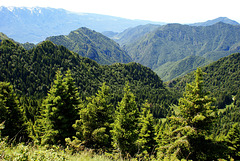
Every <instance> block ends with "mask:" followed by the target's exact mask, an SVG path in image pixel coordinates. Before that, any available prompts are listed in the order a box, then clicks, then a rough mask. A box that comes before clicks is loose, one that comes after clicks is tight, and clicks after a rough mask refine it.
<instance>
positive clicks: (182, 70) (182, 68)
mask: <svg viewBox="0 0 240 161" xmlns="http://www.w3.org/2000/svg"><path fill="white" fill-rule="evenodd" d="M210 62H211V61H209V60H207V59H206V58H204V57H200V56H194V55H190V56H188V57H186V58H184V59H182V60H178V61H176V62H167V63H165V64H163V65H161V66H159V67H158V68H156V69H155V70H154V71H155V72H156V73H158V75H159V77H160V78H161V79H162V80H163V81H169V80H172V79H174V78H176V77H180V76H184V75H186V74H188V73H190V72H191V71H193V70H195V69H197V67H200V66H204V65H207V64H209V63H210Z"/></svg>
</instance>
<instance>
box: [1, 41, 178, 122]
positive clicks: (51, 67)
mask: <svg viewBox="0 0 240 161" xmlns="http://www.w3.org/2000/svg"><path fill="white" fill-rule="evenodd" d="M0 58H1V59H0V68H1V72H0V81H9V82H11V84H13V86H14V88H15V89H16V92H17V93H18V94H20V95H26V96H34V97H35V98H43V97H44V96H46V95H47V91H48V90H49V88H50V84H51V82H53V79H54V76H55V73H56V71H57V70H58V69H60V70H61V71H62V72H63V73H65V72H66V71H67V70H68V69H70V70H71V72H72V76H73V77H74V79H75V82H76V86H77V87H78V88H79V90H80V92H79V93H80V97H81V99H83V100H85V98H86V97H90V96H92V95H94V94H95V93H96V92H97V90H98V88H99V86H100V85H102V83H103V82H106V85H108V86H109V87H110V90H111V93H113V96H112V98H111V101H112V103H113V105H114V106H116V105H117V102H118V101H120V100H121V98H122V88H123V87H124V84H125V82H126V81H129V85H130V86H131V88H132V91H133V93H134V95H135V96H136V101H137V104H138V106H139V107H140V106H141V104H142V103H143V102H144V100H146V99H148V101H149V103H151V104H153V106H152V112H153V115H154V117H165V116H166V115H167V114H168V112H169V110H170V109H169V108H168V106H169V104H171V103H174V102H176V99H175V98H174V97H173V95H172V94H171V93H170V92H169V91H168V90H166V88H165V87H164V86H163V83H162V81H161V79H160V78H159V77H158V76H157V75H156V74H155V73H154V72H153V71H152V70H151V69H149V68H147V67H144V66H142V65H140V64H138V63H129V64H120V63H116V64H113V65H110V66H102V65H99V64H97V63H96V62H95V61H92V60H90V59H88V58H83V57H81V56H79V55H78V54H76V53H73V52H71V51H69V50H68V49H66V48H65V47H63V46H57V45H54V44H53V43H52V42H50V41H45V42H42V43H41V44H38V45H37V46H36V47H35V48H33V49H32V50H30V51H27V50H25V49H24V48H23V47H21V46H20V45H17V44H15V43H14V42H12V41H9V40H4V41H2V42H1V46H0Z"/></svg>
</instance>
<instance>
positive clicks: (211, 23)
mask: <svg viewBox="0 0 240 161" xmlns="http://www.w3.org/2000/svg"><path fill="white" fill-rule="evenodd" d="M218 22H223V23H226V24H230V25H239V23H238V22H237V21H234V20H231V19H229V18H227V17H218V18H215V19H213V20H208V21H206V22H198V23H193V24H190V25H191V26H210V25H214V24H216V23H218Z"/></svg>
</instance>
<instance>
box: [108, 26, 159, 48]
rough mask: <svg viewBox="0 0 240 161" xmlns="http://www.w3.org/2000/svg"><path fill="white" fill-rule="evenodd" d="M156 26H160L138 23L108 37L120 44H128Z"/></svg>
mask: <svg viewBox="0 0 240 161" xmlns="http://www.w3.org/2000/svg"><path fill="white" fill-rule="evenodd" d="M158 27H160V25H153V24H147V25H140V26H137V27H133V28H128V29H126V30H124V31H123V32H121V33H119V34H116V35H114V36H112V37H110V38H112V39H113V40H115V41H116V42H117V43H119V44H120V45H121V46H124V45H126V44H130V43H133V42H135V41H137V40H138V39H139V38H141V37H142V36H144V35H145V34H147V33H150V32H152V31H154V30H155V29H157V28H158Z"/></svg>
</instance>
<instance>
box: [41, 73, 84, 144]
mask: <svg viewBox="0 0 240 161" xmlns="http://www.w3.org/2000/svg"><path fill="white" fill-rule="evenodd" d="M79 104H80V101H79V93H78V91H77V88H76V86H75V83H74V81H73V78H72V76H71V71H70V70H68V71H67V73H66V75H65V77H64V78H63V75H62V74H61V72H60V71H58V72H57V74H56V79H55V80H54V83H53V85H52V87H51V89H50V91H49V93H48V96H47V97H46V99H45V100H44V102H43V109H44V114H43V116H44V118H43V120H42V122H43V126H45V127H44V128H45V130H46V131H45V132H44V135H43V138H42V139H45V141H44V142H46V143H54V144H56V143H64V140H65V138H67V137H71V136H73V135H74V134H75V130H74V129H73V127H72V124H73V123H74V122H75V120H76V119H77V108H78V106H79Z"/></svg>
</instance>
